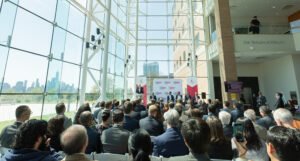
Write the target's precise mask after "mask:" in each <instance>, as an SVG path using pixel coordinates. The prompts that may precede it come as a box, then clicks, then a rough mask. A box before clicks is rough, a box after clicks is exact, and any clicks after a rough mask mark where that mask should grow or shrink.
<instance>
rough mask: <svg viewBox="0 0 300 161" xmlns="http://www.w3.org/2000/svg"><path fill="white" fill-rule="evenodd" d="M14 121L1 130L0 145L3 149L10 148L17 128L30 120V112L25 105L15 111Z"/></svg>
mask: <svg viewBox="0 0 300 161" xmlns="http://www.w3.org/2000/svg"><path fill="white" fill-rule="evenodd" d="M15 114H16V121H15V122H14V123H13V124H12V125H8V126H6V127H5V128H3V129H2V132H1V135H0V145H1V146H2V147H5V148H11V146H12V144H13V142H14V141H15V136H16V134H17V131H18V128H19V127H20V126H21V125H22V124H23V123H24V122H25V121H27V120H28V119H29V118H30V114H31V110H30V108H29V107H28V106H26V105H21V106H19V107H17V109H16V112H15Z"/></svg>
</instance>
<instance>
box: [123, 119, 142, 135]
mask: <svg viewBox="0 0 300 161" xmlns="http://www.w3.org/2000/svg"><path fill="white" fill-rule="evenodd" d="M123 128H124V129H126V130H128V131H131V132H132V131H134V130H135V129H138V128H140V127H139V122H138V121H137V120H136V119H133V118H131V117H130V116H129V115H125V116H124V123H123Z"/></svg>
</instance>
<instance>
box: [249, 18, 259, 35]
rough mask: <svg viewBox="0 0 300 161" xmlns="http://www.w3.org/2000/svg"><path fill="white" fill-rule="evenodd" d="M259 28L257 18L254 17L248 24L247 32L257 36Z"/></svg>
mask: <svg viewBox="0 0 300 161" xmlns="http://www.w3.org/2000/svg"><path fill="white" fill-rule="evenodd" d="M259 27H260V22H259V21H258V19H257V16H254V17H253V18H252V20H251V22H250V28H249V32H252V33H253V34H259V32H260V31H259Z"/></svg>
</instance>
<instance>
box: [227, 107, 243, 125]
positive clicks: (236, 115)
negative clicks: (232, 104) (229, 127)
mask: <svg viewBox="0 0 300 161" xmlns="http://www.w3.org/2000/svg"><path fill="white" fill-rule="evenodd" d="M230 114H231V122H235V121H236V120H237V119H238V118H239V117H243V116H244V111H243V110H242V109H239V108H236V109H234V110H232V111H231V112H230Z"/></svg>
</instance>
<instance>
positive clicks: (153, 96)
mask: <svg viewBox="0 0 300 161" xmlns="http://www.w3.org/2000/svg"><path fill="white" fill-rule="evenodd" d="M152 99H154V100H155V102H156V101H157V99H156V96H155V94H154V92H152V94H151V96H150V100H152Z"/></svg>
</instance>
